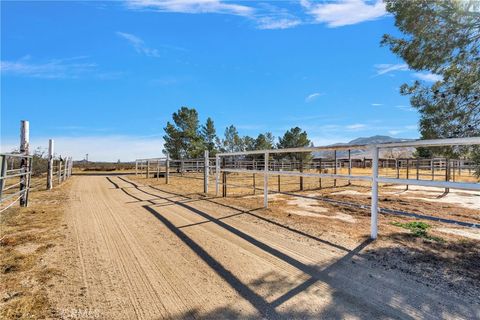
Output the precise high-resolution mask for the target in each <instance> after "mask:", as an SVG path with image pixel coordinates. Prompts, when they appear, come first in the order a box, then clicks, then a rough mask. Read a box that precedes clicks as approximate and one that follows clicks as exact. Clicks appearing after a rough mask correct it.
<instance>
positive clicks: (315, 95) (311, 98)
mask: <svg viewBox="0 0 480 320" xmlns="http://www.w3.org/2000/svg"><path fill="white" fill-rule="evenodd" d="M321 95H322V94H321V93H320V92H314V93H312V94H309V95H308V96H307V97H306V98H305V102H312V101H314V100H316V99H317V98H318V97H320V96H321Z"/></svg>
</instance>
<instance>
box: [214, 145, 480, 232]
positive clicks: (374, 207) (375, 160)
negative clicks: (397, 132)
mask: <svg viewBox="0 0 480 320" xmlns="http://www.w3.org/2000/svg"><path fill="white" fill-rule="evenodd" d="M465 145H468V146H471V145H480V137H472V138H453V139H436V140H417V141H407V142H396V143H384V144H372V145H361V146H359V145H342V146H327V147H309V148H289V149H273V150H258V151H246V152H231V153H220V154H217V156H216V164H215V167H216V175H215V186H216V187H215V190H216V194H217V196H218V193H219V184H220V173H221V172H236V173H263V175H264V188H263V192H264V207H265V208H267V207H268V176H271V175H274V176H276V175H279V176H280V175H289V176H299V177H318V178H333V179H348V180H361V181H370V182H371V186H372V188H371V193H372V194H371V230H370V237H371V238H372V239H376V238H377V235H378V227H377V225H378V184H379V183H389V184H405V185H418V186H427V187H440V188H447V189H448V188H455V189H462V190H475V191H480V184H479V183H468V182H451V181H435V180H432V181H429V180H415V179H409V178H408V177H407V179H400V178H395V179H394V178H388V177H381V176H379V150H380V149H386V148H402V147H434V146H465ZM355 149H356V150H362V149H363V150H370V151H371V154H372V173H371V175H370V176H360V175H352V174H347V175H344V174H336V173H333V174H325V173H304V172H286V171H281V170H270V165H269V163H270V161H269V157H270V154H281V153H312V152H316V151H323V150H355ZM247 155H249V156H250V155H260V156H261V155H263V159H264V160H263V163H264V168H263V170H256V169H230V168H227V167H225V166H223V167H222V166H221V163H222V162H223V163H224V164H225V158H227V157H233V156H247ZM335 163H337V161H335ZM417 163H419V162H417ZM407 166H408V165H407ZM336 167H337V165H335V168H336ZM447 167H448V165H447ZM447 172H448V170H447ZM224 177H225V175H224ZM223 187H224V188H225V183H224V181H223ZM224 195H225V192H224Z"/></svg>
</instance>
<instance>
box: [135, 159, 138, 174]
mask: <svg viewBox="0 0 480 320" xmlns="http://www.w3.org/2000/svg"><path fill="white" fill-rule="evenodd" d="M135 175H138V160H135Z"/></svg>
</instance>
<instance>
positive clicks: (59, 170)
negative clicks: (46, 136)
mask: <svg viewBox="0 0 480 320" xmlns="http://www.w3.org/2000/svg"><path fill="white" fill-rule="evenodd" d="M57 176H58V184H60V183H62V156H60V159H58V165H57Z"/></svg>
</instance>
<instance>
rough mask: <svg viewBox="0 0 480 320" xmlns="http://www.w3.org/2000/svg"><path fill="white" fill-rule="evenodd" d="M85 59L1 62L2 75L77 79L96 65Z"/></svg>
mask: <svg viewBox="0 0 480 320" xmlns="http://www.w3.org/2000/svg"><path fill="white" fill-rule="evenodd" d="M85 59H87V57H83V56H82V57H73V58H67V59H51V60H48V61H46V62H32V61H31V57H30V56H26V57H23V58H21V59H19V60H16V61H1V62H0V69H1V72H2V73H3V74H11V75H18V76H27V77H33V78H42V79H77V78H80V77H81V76H84V75H86V74H92V73H93V72H94V71H96V69H97V64H95V63H92V62H85Z"/></svg>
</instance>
